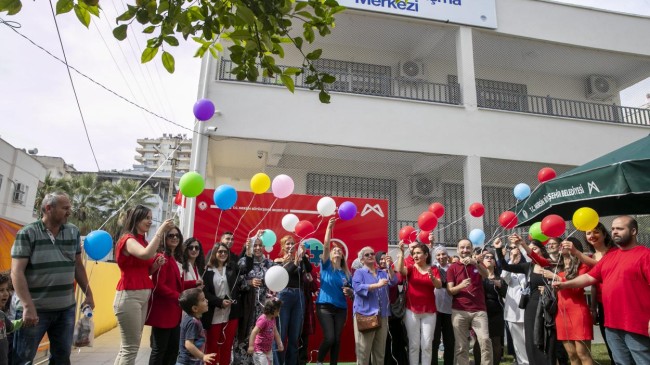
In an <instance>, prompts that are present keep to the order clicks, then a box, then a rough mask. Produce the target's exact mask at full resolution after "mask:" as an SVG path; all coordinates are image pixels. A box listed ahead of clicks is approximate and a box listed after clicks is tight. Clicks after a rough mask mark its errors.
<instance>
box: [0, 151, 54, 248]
mask: <svg viewBox="0 0 650 365" xmlns="http://www.w3.org/2000/svg"><path fill="white" fill-rule="evenodd" d="M45 174H46V168H45V166H43V165H42V164H41V163H40V162H38V161H37V160H36V159H35V158H34V156H30V155H29V154H28V153H27V152H25V150H22V149H18V148H15V147H14V146H12V145H10V144H9V143H7V142H6V141H4V140H3V139H0V219H4V220H8V221H10V222H13V223H16V224H19V225H21V226H22V225H25V224H28V223H31V222H33V221H35V220H36V218H37V214H36V213H37V212H36V210H35V209H34V202H35V201H36V192H37V191H38V186H39V184H40V183H41V182H42V181H43V180H44V179H45ZM11 243H13V242H11ZM11 243H9V244H11Z"/></svg>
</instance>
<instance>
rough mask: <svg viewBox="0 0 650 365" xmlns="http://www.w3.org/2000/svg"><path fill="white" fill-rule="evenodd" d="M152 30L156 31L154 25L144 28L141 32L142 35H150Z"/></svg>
mask: <svg viewBox="0 0 650 365" xmlns="http://www.w3.org/2000/svg"><path fill="white" fill-rule="evenodd" d="M154 30H156V26H155V25H150V26H148V27H146V28H144V29H143V30H142V33H145V34H151V33H153V31H154Z"/></svg>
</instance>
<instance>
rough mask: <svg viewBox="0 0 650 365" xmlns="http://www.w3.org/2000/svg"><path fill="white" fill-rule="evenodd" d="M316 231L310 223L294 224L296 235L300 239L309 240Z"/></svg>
mask: <svg viewBox="0 0 650 365" xmlns="http://www.w3.org/2000/svg"><path fill="white" fill-rule="evenodd" d="M315 231H316V229H315V228H314V225H313V224H312V223H311V222H310V221H300V222H298V223H297V224H296V229H295V232H296V235H297V236H298V237H300V238H302V239H307V238H310V237H312V236H313V235H314V233H316V232H315Z"/></svg>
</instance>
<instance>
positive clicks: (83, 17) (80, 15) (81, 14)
mask: <svg viewBox="0 0 650 365" xmlns="http://www.w3.org/2000/svg"><path fill="white" fill-rule="evenodd" d="M74 13H75V14H76V15H77V19H79V21H80V22H81V24H83V25H85V26H86V28H88V27H89V26H90V13H89V12H88V10H86V9H84V8H82V7H81V6H79V5H74Z"/></svg>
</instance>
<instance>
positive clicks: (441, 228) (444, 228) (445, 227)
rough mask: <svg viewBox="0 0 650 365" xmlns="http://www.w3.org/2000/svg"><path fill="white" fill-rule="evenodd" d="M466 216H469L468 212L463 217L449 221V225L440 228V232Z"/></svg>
mask: <svg viewBox="0 0 650 365" xmlns="http://www.w3.org/2000/svg"><path fill="white" fill-rule="evenodd" d="M465 217H467V214H465V215H463V216H462V217H460V218H458V219H456V220H455V221H453V222H451V223H449V224H448V225H446V226H444V227H442V228H440V229H439V230H438V232H442V231H443V230H444V229H445V228H448V227H449V226H451V225H452V224H456V223H458V222H459V221H460V220H462V219H464V218H465Z"/></svg>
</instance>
